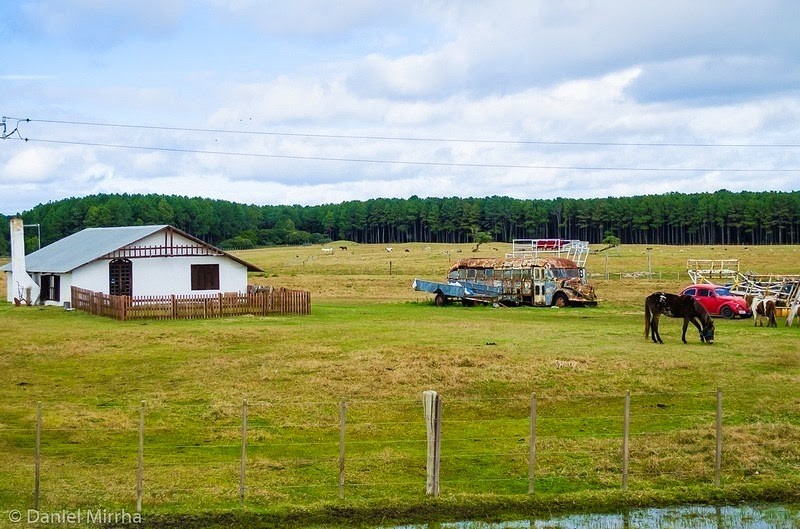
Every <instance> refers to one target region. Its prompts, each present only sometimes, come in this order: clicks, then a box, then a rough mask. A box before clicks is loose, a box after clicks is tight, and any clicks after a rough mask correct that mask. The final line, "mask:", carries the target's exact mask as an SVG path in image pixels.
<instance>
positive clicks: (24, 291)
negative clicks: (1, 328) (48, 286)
mask: <svg viewBox="0 0 800 529" xmlns="http://www.w3.org/2000/svg"><path fill="white" fill-rule="evenodd" d="M11 274H12V278H13V281H14V284H15V285H16V288H17V296H16V297H15V298H14V299H15V300H19V302H23V301H24V302H25V303H26V304H27V305H32V304H33V303H37V302H38V301H39V293H40V291H41V288H40V287H39V285H37V284H36V281H34V280H33V278H31V276H29V275H28V270H27V269H26V268H25V228H24V227H23V225H22V219H11Z"/></svg>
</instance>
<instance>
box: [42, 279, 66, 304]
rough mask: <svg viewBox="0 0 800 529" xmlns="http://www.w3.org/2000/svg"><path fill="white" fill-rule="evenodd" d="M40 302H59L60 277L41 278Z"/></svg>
mask: <svg viewBox="0 0 800 529" xmlns="http://www.w3.org/2000/svg"><path fill="white" fill-rule="evenodd" d="M41 298H42V301H61V276H57V275H43V276H42V293H41Z"/></svg>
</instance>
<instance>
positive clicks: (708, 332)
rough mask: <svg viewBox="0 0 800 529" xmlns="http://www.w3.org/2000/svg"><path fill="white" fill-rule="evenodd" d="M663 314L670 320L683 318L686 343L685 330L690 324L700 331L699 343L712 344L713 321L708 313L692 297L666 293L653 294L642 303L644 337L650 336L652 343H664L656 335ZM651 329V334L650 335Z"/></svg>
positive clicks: (657, 334) (683, 338)
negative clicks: (659, 319) (670, 318)
mask: <svg viewBox="0 0 800 529" xmlns="http://www.w3.org/2000/svg"><path fill="white" fill-rule="evenodd" d="M662 314H665V315H667V316H670V317H672V318H683V336H681V339H682V340H683V343H686V328H687V327H688V326H689V322H692V323H693V324H694V326H695V327H697V330H698V331H700V341H701V342H707V343H714V321H713V320H712V319H711V316H710V315H709V314H708V311H707V310H706V309H705V308H704V307H703V306H702V305H701V304H700V303H699V302H698V301H697V300H696V299H694V298H693V297H692V296H678V295H675V294H667V293H666V292H653V293H652V294H650V295H649V296H647V299H645V301H644V337H645V338H647V337H648V336H651V334H652V339H653V343H664V342H663V341H661V335H660V334H659V333H658V318H659V317H660V316H661V315H662ZM651 329H652V333H651Z"/></svg>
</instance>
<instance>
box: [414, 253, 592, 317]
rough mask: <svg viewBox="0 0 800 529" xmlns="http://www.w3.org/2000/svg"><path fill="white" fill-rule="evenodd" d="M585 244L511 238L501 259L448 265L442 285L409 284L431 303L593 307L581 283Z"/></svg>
mask: <svg viewBox="0 0 800 529" xmlns="http://www.w3.org/2000/svg"><path fill="white" fill-rule="evenodd" d="M587 254H588V243H586V242H584V241H568V240H561V239H517V240H515V241H514V244H513V252H512V253H511V254H508V255H506V257H505V258H483V257H477V258H476V257H473V258H466V259H461V260H459V261H457V262H456V263H454V264H453V265H452V266H451V267H450V270H449V272H448V274H447V283H436V282H431V281H423V280H419V279H417V280H415V281H414V288H415V289H416V290H421V291H425V292H430V293H432V294H435V295H436V297H435V300H434V301H435V303H436V304H437V305H444V304H445V303H447V302H449V301H451V300H460V301H461V302H462V303H463V304H465V305H470V304H473V303H475V302H484V303H497V304H502V305H532V306H555V307H565V306H571V305H583V306H594V305H597V296H596V294H595V291H594V287H593V286H592V285H590V284H588V283H587V282H586V280H585V275H586V274H585V268H584V265H585V262H586V255H587Z"/></svg>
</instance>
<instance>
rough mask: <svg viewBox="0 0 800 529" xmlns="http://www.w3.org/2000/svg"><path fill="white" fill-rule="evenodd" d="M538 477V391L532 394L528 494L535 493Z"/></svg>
mask: <svg viewBox="0 0 800 529" xmlns="http://www.w3.org/2000/svg"><path fill="white" fill-rule="evenodd" d="M535 479H536V393H533V394H531V445H530V455H529V458H528V494H533V489H534V481H535Z"/></svg>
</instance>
